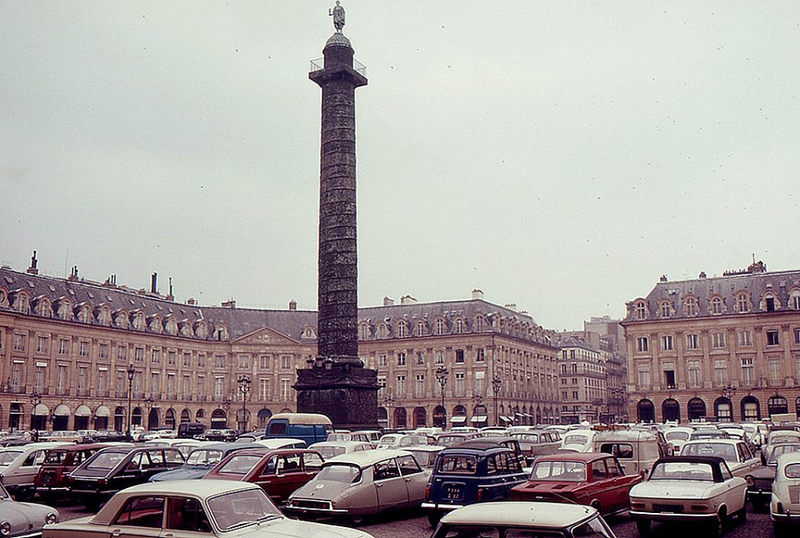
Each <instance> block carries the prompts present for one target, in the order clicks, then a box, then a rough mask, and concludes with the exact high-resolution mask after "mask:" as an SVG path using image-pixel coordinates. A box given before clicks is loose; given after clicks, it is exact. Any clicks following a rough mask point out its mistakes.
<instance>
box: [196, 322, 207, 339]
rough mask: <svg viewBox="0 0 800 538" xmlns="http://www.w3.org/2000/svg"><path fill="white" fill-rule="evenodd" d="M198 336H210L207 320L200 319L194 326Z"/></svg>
mask: <svg viewBox="0 0 800 538" xmlns="http://www.w3.org/2000/svg"><path fill="white" fill-rule="evenodd" d="M194 333H195V334H196V335H197V337H198V338H208V325H207V324H206V322H205V321H198V322H197V324H196V325H195V328H194Z"/></svg>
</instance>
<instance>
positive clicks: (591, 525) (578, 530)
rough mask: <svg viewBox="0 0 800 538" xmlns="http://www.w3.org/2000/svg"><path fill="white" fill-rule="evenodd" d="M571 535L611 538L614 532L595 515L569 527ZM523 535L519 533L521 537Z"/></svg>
mask: <svg viewBox="0 0 800 538" xmlns="http://www.w3.org/2000/svg"><path fill="white" fill-rule="evenodd" d="M570 532H571V533H572V536H575V537H576V538H578V537H581V538H583V537H590V536H591V537H594V536H600V537H603V538H612V537H613V536H614V533H613V532H612V531H611V528H610V527H609V526H608V524H607V523H606V522H605V521H603V520H602V519H601V518H600V517H598V516H595V517H593V518H592V519H590V520H589V521H585V522H583V523H579V524H578V525H575V526H574V527H572V528H571V529H570ZM522 536H523V535H520V538H522ZM506 538H513V536H509V535H508V534H506Z"/></svg>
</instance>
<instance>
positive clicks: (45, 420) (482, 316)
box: [0, 263, 557, 431]
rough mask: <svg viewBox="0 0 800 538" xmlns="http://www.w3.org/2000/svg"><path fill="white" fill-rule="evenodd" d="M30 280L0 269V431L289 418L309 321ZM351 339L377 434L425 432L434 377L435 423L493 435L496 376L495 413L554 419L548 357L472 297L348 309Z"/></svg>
mask: <svg viewBox="0 0 800 538" xmlns="http://www.w3.org/2000/svg"><path fill="white" fill-rule="evenodd" d="M37 273H38V272H37V270H36V268H35V263H34V264H33V266H32V267H31V268H29V270H28V272H19V271H14V270H12V269H10V268H8V267H3V268H0V430H7V429H11V428H14V429H18V428H22V429H26V428H36V429H40V430H43V429H47V430H51V429H117V430H121V431H122V430H125V429H126V428H127V421H128V419H129V415H130V420H131V422H132V423H133V424H142V425H144V426H145V427H156V426H173V427H174V426H175V425H176V424H178V423H180V422H184V421H189V420H192V421H193V420H198V421H201V422H205V423H206V424H208V425H210V426H216V427H225V426H227V427H237V426H238V427H245V426H246V427H259V426H263V425H264V424H265V423H266V420H267V419H268V417H269V416H271V415H272V414H273V413H276V412H281V411H294V410H296V395H295V391H294V389H293V388H292V387H293V385H294V384H295V382H296V378H297V374H296V370H297V369H298V368H306V367H309V366H310V364H311V362H313V361H312V358H313V357H314V356H315V355H316V347H317V346H316V337H317V336H316V335H317V332H316V331H317V328H316V323H317V314H316V312H314V311H302V310H297V308H296V305H295V304H294V303H290V305H289V308H288V309H286V310H260V309H247V308H238V307H236V305H235V303H234V302H233V301H230V302H228V303H224V304H223V306H221V307H206V306H199V305H197V304H196V303H195V301H193V300H191V299H190V300H189V301H187V304H180V303H176V302H175V301H174V300H173V298H172V297H171V295H167V296H163V295H160V294H158V293H156V291H155V290H156V289H157V288H156V286H155V284H154V285H153V286H152V287H151V289H150V291H146V290H144V289H131V288H128V287H125V286H118V285H117V284H116V282H115V278H114V277H111V278H109V280H108V281H106V282H105V283H98V282H91V281H88V280H86V279H81V278H79V277H78V274H77V269H73V273H72V275H71V276H70V277H69V278H67V279H61V278H53V277H49V276H43V275H39V274H37ZM358 327H359V356H360V357H362V358H363V359H364V361H365V362H366V364H367V365H368V366H371V367H374V368H377V369H378V370H379V371H380V372H382V374H381V375H382V376H383V379H385V382H386V386H385V387H384V388H382V392H381V396H380V399H379V405H380V406H381V409H382V411H380V410H379V411H380V412H381V413H382V415H381V416H383V417H385V418H386V419H385V420H384V421H383V422H384V423H385V425H386V426H392V427H394V426H399V425H401V424H402V420H401V415H402V414H403V413H404V411H400V409H404V410H405V417H406V419H405V420H406V422H405V424H406V426H408V427H412V426H413V425H414V424H418V425H421V424H423V423H424V424H427V425H430V424H432V423H433V422H434V416H435V415H436V405H437V402H439V405H440V404H441V397H440V393H439V392H436V391H437V390H438V387H439V386H440V385H439V384H438V381H436V378H435V373H434V372H435V370H436V369H437V368H438V367H439V366H442V365H444V366H446V367H447V368H448V369H449V376H448V381H447V384H446V385H445V406H444V407H445V411H444V413H439V415H440V418H442V419H444V420H446V419H447V418H448V417H452V415H454V414H455V415H458V416H464V417H466V419H465V422H468V423H493V422H494V421H495V417H494V412H493V411H494V410H493V405H491V404H492V403H494V401H495V398H494V392H493V389H492V383H491V381H492V379H493V378H494V377H495V376H496V377H497V378H498V379H499V380H500V381H499V384H498V387H499V392H498V393H497V398H496V401H497V403H498V414H501V415H503V416H506V417H511V418H512V419H516V420H517V421H519V422H521V421H531V422H556V421H557V402H556V397H557V396H556V385H557V381H556V378H557V370H556V356H557V348H555V347H553V346H552V345H551V344H550V343H549V338H550V336H549V331H546V330H544V329H542V328H541V327H540V326H538V325H536V323H535V322H534V321H533V320H532V319H531V318H530V316H527V315H525V314H521V313H516V312H515V311H514V310H513V309H510V308H506V307H499V306H496V305H493V304H491V303H488V302H486V301H484V300H483V299H482V298H475V299H473V300H470V301H462V302H452V303H430V304H400V305H387V306H383V307H376V308H365V309H360V310H359V325H358ZM384 361H385V364H384ZM403 361H404V363H403V364H401V362H403ZM420 361H421V362H422V363H420ZM131 367H132V369H131ZM129 369H131V371H132V373H133V377H132V379H131V380H130V383H129V380H128V370H129ZM242 376H246V377H247V378H249V379H250V384H249V385H247V387H248V388H249V391H241V390H240V385H239V384H238V382H237V381H238V379H239V378H240V377H242ZM403 376H405V377H403ZM129 389H130V392H129ZM420 391H424V392H420ZM423 394H424V396H423ZM129 396H130V412H129V404H128V399H129ZM418 396H419V397H418ZM243 397H244V398H245V402H244V406H243V402H242V399H243ZM37 402H38V403H37ZM34 404H36V405H35V406H34ZM481 406H482V407H481ZM243 407H244V412H243V411H242V410H243ZM422 410H424V418H423V412H422ZM461 413H463V415H462V414H461ZM389 417H391V418H389ZM473 417H485V419H482V420H478V421H473ZM450 423H452V422H450Z"/></svg>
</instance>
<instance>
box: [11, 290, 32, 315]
mask: <svg viewBox="0 0 800 538" xmlns="http://www.w3.org/2000/svg"><path fill="white" fill-rule="evenodd" d="M13 308H14V310H16V311H17V312H21V313H22V314H28V313H30V311H31V299H30V297H28V294H27V293H26V292H25V291H22V290H20V291H16V292H14V306H13Z"/></svg>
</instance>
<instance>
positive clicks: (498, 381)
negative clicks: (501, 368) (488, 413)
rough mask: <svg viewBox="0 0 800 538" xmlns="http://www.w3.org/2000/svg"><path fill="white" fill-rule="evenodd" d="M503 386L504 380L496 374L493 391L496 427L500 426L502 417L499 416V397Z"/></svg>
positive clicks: (493, 380) (493, 379) (493, 378)
mask: <svg viewBox="0 0 800 538" xmlns="http://www.w3.org/2000/svg"><path fill="white" fill-rule="evenodd" d="M502 386H503V380H502V379H500V376H499V375H497V374H495V375H494V377H492V390H493V391H494V425H495V426H499V425H500V417H498V416H497V395H498V394H500V387H502Z"/></svg>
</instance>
